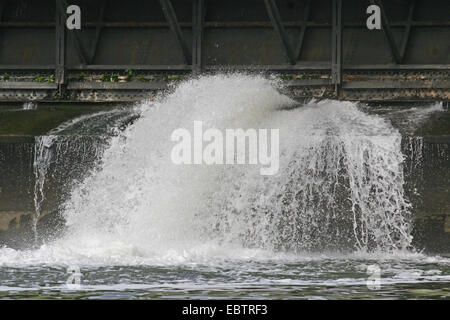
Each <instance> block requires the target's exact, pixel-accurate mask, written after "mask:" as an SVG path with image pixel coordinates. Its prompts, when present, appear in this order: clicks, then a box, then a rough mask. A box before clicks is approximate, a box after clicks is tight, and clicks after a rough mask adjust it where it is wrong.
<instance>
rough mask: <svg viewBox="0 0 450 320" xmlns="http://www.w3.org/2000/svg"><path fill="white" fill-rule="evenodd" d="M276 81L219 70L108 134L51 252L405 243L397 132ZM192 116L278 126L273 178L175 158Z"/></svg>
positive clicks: (122, 256)
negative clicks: (175, 138) (176, 134)
mask: <svg viewBox="0 0 450 320" xmlns="http://www.w3.org/2000/svg"><path fill="white" fill-rule="evenodd" d="M278 89H279V88H278V85H277V83H275V82H273V81H270V80H267V79H265V78H263V77H255V76H247V75H226V76H225V75H215V76H207V77H201V78H199V79H193V80H189V81H186V82H183V83H182V84H180V85H179V86H178V87H177V88H176V89H175V90H174V91H173V93H171V94H169V95H167V96H165V97H162V98H160V99H158V101H157V102H144V103H142V106H141V108H142V110H143V111H142V116H141V118H140V119H139V120H138V121H137V122H136V123H135V124H134V125H133V126H132V127H130V128H129V129H127V130H126V131H125V132H124V133H123V134H122V135H120V136H118V137H115V138H113V140H112V141H111V144H110V147H109V149H108V150H106V151H105V154H104V156H103V161H102V167H101V168H100V169H99V170H95V171H94V172H92V174H91V175H90V176H89V177H87V178H86V179H85V180H84V181H83V183H81V184H77V185H76V186H75V187H74V189H73V191H72V194H71V198H70V200H69V201H67V203H66V204H65V209H64V213H63V214H64V217H65V219H66V221H67V230H66V233H65V236H64V237H63V238H61V239H59V240H57V241H56V242H55V243H53V244H51V245H50V247H51V252H53V254H54V253H55V252H59V253H60V254H62V252H64V254H63V255H64V257H65V258H67V257H69V256H70V257H78V258H79V257H81V256H84V257H90V259H91V258H93V257H97V258H99V259H100V260H102V259H106V260H108V261H110V260H111V259H112V260H114V261H116V260H117V259H118V260H120V261H121V263H125V261H130V260H127V259H128V258H131V259H134V258H135V257H146V258H155V257H158V258H161V259H166V258H167V259H169V260H173V259H178V258H179V259H185V258H186V257H190V258H194V259H195V257H197V258H198V257H209V256H232V257H234V258H238V257H239V255H242V256H247V257H248V254H249V251H248V250H256V251H258V250H263V251H267V252H272V253H273V252H274V251H276V252H284V251H287V252H302V251H354V250H357V251H383V252H392V251H394V250H401V249H405V248H409V247H410V243H411V240H412V239H411V235H410V232H411V225H410V206H409V204H408V202H407V201H406V199H405V196H404V191H403V182H404V181H403V169H402V163H403V155H402V153H401V150H400V142H401V135H400V134H399V132H398V131H397V130H396V129H394V128H393V127H392V126H391V125H390V123H389V122H387V121H385V120H383V119H382V118H380V117H378V116H374V115H368V114H366V113H364V112H362V111H360V110H359V109H358V108H357V106H356V104H354V103H350V102H336V101H328V100H326V101H321V102H316V101H312V102H310V103H308V104H307V105H305V106H303V107H300V108H292V107H293V106H295V104H296V103H295V102H294V101H293V100H291V99H290V98H288V97H287V96H285V95H282V94H281V93H279V90H278ZM289 106H290V107H291V108H289V110H283V109H285V108H286V107H289ZM196 120H201V121H203V123H204V126H205V127H209V128H218V129H222V130H224V129H226V128H243V129H248V128H256V129H257V128H268V129H270V128H278V129H279V130H280V170H279V172H278V174H276V175H274V176H261V175H260V174H259V168H258V167H257V166H251V165H228V166H227V165H211V166H206V165H202V166H199V165H181V166H180V165H175V164H173V163H172V162H171V160H170V153H171V148H172V147H173V143H172V142H171V141H170V135H171V133H172V132H173V130H175V129H177V128H191V127H192V123H193V121H196ZM47 249H48V247H47ZM258 252H259V251H258ZM127 257H128V258H127ZM175 257H178V258H175ZM133 261H134V260H133Z"/></svg>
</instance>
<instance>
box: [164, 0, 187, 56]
mask: <svg viewBox="0 0 450 320" xmlns="http://www.w3.org/2000/svg"><path fill="white" fill-rule="evenodd" d="M159 3H160V5H161V8H162V10H163V13H164V16H165V18H166V20H167V22H168V23H169V27H170V30H172V33H173V34H174V36H175V38H176V40H177V45H178V46H179V47H180V49H181V51H182V52H183V57H184V61H185V62H186V63H187V64H190V63H191V62H192V58H191V53H190V52H189V48H188V46H187V44H186V41H185V40H184V37H183V33H182V31H181V27H180V25H179V23H178V20H177V16H176V14H175V11H174V9H173V6H172V3H171V1H170V0H159Z"/></svg>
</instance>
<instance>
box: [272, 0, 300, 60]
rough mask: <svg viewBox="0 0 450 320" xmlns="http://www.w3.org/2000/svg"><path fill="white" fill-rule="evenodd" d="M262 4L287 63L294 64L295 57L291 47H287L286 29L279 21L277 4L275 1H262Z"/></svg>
mask: <svg viewBox="0 0 450 320" xmlns="http://www.w3.org/2000/svg"><path fill="white" fill-rule="evenodd" d="M264 3H265V5H266V10H267V13H268V15H269V18H270V21H271V22H272V25H273V27H274V29H275V33H276V34H277V37H278V40H279V41H280V43H281V47H282V48H283V50H284V53H285V54H286V56H287V58H288V60H289V63H290V64H295V63H296V57H295V54H294V52H293V50H292V49H291V46H290V45H289V40H288V37H287V34H286V29H285V28H284V26H283V23H282V21H281V17H280V12H279V10H278V7H277V4H276V3H275V0H264Z"/></svg>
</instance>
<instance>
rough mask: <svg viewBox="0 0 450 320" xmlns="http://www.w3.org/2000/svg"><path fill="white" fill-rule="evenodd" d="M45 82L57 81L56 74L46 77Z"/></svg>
mask: <svg viewBox="0 0 450 320" xmlns="http://www.w3.org/2000/svg"><path fill="white" fill-rule="evenodd" d="M44 81H45V82H55V75H54V74H51V75H49V76H48V77H47V78H45V79H44Z"/></svg>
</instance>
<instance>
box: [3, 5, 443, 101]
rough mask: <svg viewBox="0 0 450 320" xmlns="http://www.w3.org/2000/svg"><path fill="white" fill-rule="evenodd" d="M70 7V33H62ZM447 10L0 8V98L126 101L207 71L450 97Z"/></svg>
mask: <svg viewBox="0 0 450 320" xmlns="http://www.w3.org/2000/svg"><path fill="white" fill-rule="evenodd" d="M69 5H77V6H79V8H80V10H81V11H80V12H81V25H80V29H73V30H69V29H68V28H67V27H66V21H67V19H69V17H70V14H67V12H66V9H67V7H68V6H69ZM370 5H378V6H379V8H381V12H380V19H381V28H380V29H373V30H369V29H368V27H367V24H366V22H367V19H368V18H369V16H370V14H367V12H366V11H367V8H368V6H370ZM448 12H450V3H449V1H447V0H434V1H431V2H430V1H427V0H389V1H387V0H383V1H382V0H314V1H312V0H239V1H237V0H227V1H224V0H159V1H158V0H148V1H147V0H128V1H120V0H98V1H91V0H73V1H70V3H69V2H67V1H66V0H41V1H32V0H2V1H0V101H7V102H10V101H88V102H104V101H136V100H140V99H142V98H148V97H152V95H153V94H155V93H156V92H157V91H159V90H163V89H166V88H167V86H168V85H169V84H170V83H171V82H174V81H179V80H181V79H183V78H186V77H189V76H191V75H196V74H201V73H210V72H217V71H220V72H227V71H245V72H258V73H267V74H271V75H273V76H275V77H280V78H281V79H282V80H283V81H285V82H286V85H287V86H288V87H289V88H291V91H292V95H294V96H296V97H328V98H334V99H343V100H364V101H378V100H383V101H385V100H401V101H411V100H413V101H415V100H432V101H435V100H440V101H449V100H450V80H449V78H450V77H449V75H450V51H449V41H448V39H449V38H450V21H449V18H448Z"/></svg>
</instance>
